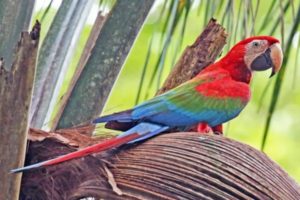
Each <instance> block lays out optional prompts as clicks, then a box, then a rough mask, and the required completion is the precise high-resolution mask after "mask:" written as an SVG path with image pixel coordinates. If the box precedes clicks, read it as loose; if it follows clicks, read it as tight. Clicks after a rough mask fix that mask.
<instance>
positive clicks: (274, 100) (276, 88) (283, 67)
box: [261, 5, 300, 150]
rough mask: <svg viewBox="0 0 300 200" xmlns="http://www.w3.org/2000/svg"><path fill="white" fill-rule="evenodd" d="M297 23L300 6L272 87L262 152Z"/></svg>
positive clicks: (298, 21)
mask: <svg viewBox="0 0 300 200" xmlns="http://www.w3.org/2000/svg"><path fill="white" fill-rule="evenodd" d="M299 23H300V5H299V7H298V12H297V16H296V19H295V21H294V23H293V27H292V30H291V32H290V34H289V37H288V40H287V43H286V45H285V48H284V50H285V53H284V59H283V63H282V68H281V70H280V72H279V73H278V76H277V78H276V81H275V85H274V89H273V94H272V99H271V103H270V106H269V111H268V116H267V121H266V124H265V129H264V132H263V138H262V143H261V150H264V148H265V145H266V141H267V136H268V133H269V129H270V124H271V120H272V118H273V114H274V111H275V107H276V105H277V102H278V98H279V94H280V90H281V86H282V83H283V79H284V75H285V72H286V66H287V62H288V58H289V55H290V51H291V48H292V41H293V39H294V37H295V34H296V32H297V29H298V26H299Z"/></svg>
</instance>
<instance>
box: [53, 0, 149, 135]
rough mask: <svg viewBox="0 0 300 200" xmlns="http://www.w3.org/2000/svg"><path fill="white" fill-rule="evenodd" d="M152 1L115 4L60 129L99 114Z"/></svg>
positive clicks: (63, 117) (60, 123)
mask: <svg viewBox="0 0 300 200" xmlns="http://www.w3.org/2000/svg"><path fill="white" fill-rule="evenodd" d="M153 2H154V0H122V1H117V2H116V4H115V6H114V8H113V9H112V11H111V13H110V16H109V17H108V19H107V20H106V22H105V24H104V25H103V28H102V30H101V33H100V36H99V37H98V38H97V41H96V44H95V47H94V48H93V50H92V53H91V56H90V57H89V59H88V61H87V63H86V66H85V67H84V69H83V71H82V73H81V74H80V77H79V79H78V81H77V82H76V84H75V87H74V89H73V91H72V93H71V95H70V98H69V99H68V102H67V105H66V107H65V109H64V111H63V113H62V116H61V119H60V121H59V123H58V126H57V128H58V129H61V128H66V127H71V126H74V125H77V124H79V123H83V122H86V121H90V120H91V119H93V118H95V117H97V116H99V115H100V113H101V112H102V108H103V106H104V104H105V102H106V100H107V98H108V95H109V93H110V91H111V88H112V86H113V84H114V82H115V80H116V78H117V75H118V74H119V71H120V69H121V67H122V65H123V63H124V61H125V58H126V57H127V55H128V53H129V50H130V49H131V46H132V44H133V42H134V40H135V38H136V36H137V34H138V32H139V31H140V28H141V26H142V24H143V23H144V21H145V18H146V17H147V15H148V13H149V11H150V8H151V7H152V4H153ZM124 11H126V12H124Z"/></svg>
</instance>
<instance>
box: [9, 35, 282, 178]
mask: <svg viewBox="0 0 300 200" xmlns="http://www.w3.org/2000/svg"><path fill="white" fill-rule="evenodd" d="M282 59H283V55H282V50H281V47H280V44H279V40H278V39H276V38H274V37H271V36H255V37H250V38H247V39H245V40H242V41H240V42H239V43H237V44H236V45H235V46H234V47H233V48H232V49H231V50H230V51H229V52H228V53H227V54H226V55H225V56H224V57H223V58H222V59H220V60H219V61H217V62H215V63H213V64H211V65H209V66H208V67H206V68H205V69H204V70H202V71H201V72H200V73H199V74H198V75H197V76H196V77H195V78H193V79H191V80H189V81H187V82H185V83H183V84H181V85H179V86H178V87H176V88H174V89H172V90H169V91H168V92H166V93H164V94H161V95H159V96H156V97H154V98H152V99H150V100H147V101H145V102H144V103H141V104H139V105H137V106H135V107H133V108H132V109H129V110H125V111H122V112H118V113H114V114H111V115H107V116H103V117H99V118H97V119H95V120H94V121H93V123H105V122H111V121H117V122H122V123H123V122H125V123H127V122H135V123H136V125H135V126H134V127H132V128H130V129H129V130H127V131H125V132H123V133H121V134H120V135H119V136H117V137H115V138H112V139H108V140H106V141H104V142H102V143H99V144H95V145H92V146H90V147H87V148H84V149H82V150H78V151H75V152H72V153H69V154H67V155H63V156H60V157H57V158H54V159H51V160H47V161H43V162H39V163H37V164H33V165H30V166H26V167H22V168H18V169H13V170H11V172H13V173H16V172H22V171H25V170H29V169H33V168H39V167H43V166H49V165H54V164H57V163H61V162H64V161H67V160H70V159H74V158H79V157H83V156H85V155H88V154H92V153H97V152H101V151H105V150H108V149H111V148H115V147H119V146H121V145H123V144H131V143H135V142H138V141H142V140H145V139H147V138H150V137H153V136H155V135H158V134H160V133H163V132H165V131H167V130H169V129H174V128H177V129H179V130H180V129H181V130H184V129H185V128H186V127H190V126H194V125H196V124H199V123H200V124H201V125H200V127H199V129H201V127H202V128H205V129H206V128H207V126H206V125H208V126H209V127H211V128H212V130H213V131H216V132H220V133H222V123H225V122H227V121H229V120H231V119H233V118H235V117H236V116H238V115H239V113H240V112H241V111H242V110H243V109H244V107H245V106H246V105H247V103H248V102H249V100H250V87H249V83H250V81H251V77H252V72H253V71H263V70H267V69H272V73H271V76H273V75H274V74H275V73H276V72H278V71H279V69H280V68H281V64H282ZM271 76H270V77H271Z"/></svg>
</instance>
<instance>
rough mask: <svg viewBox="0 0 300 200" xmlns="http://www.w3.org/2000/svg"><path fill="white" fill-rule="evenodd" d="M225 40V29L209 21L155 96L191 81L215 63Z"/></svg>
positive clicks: (213, 21)
mask: <svg viewBox="0 0 300 200" xmlns="http://www.w3.org/2000/svg"><path fill="white" fill-rule="evenodd" d="M226 38H227V34H226V33H225V29H224V28H223V27H222V26H221V25H220V24H218V23H217V21H216V20H215V19H211V20H210V21H209V23H208V24H207V26H206V27H205V30H204V31H203V32H202V33H201V35H200V36H199V37H198V38H197V39H196V41H195V42H194V44H192V45H191V46H188V47H187V48H186V49H185V50H184V52H183V54H182V56H181V57H180V59H179V60H178V62H177V63H176V65H175V66H174V68H173V70H172V72H171V73H170V74H169V76H168V78H167V79H166V81H165V83H164V85H163V86H162V88H161V89H160V90H159V91H158V92H157V94H162V93H164V92H166V91H167V90H170V89H172V88H174V87H176V86H178V85H180V84H182V83H184V82H186V81H188V80H190V79H192V78H193V77H195V76H196V75H197V74H198V73H199V72H200V71H201V70H202V69H204V68H205V67H207V66H208V65H210V64H212V63H213V62H215V60H216V59H217V57H218V56H219V55H220V53H221V50H222V49H223V47H224V45H225V44H226Z"/></svg>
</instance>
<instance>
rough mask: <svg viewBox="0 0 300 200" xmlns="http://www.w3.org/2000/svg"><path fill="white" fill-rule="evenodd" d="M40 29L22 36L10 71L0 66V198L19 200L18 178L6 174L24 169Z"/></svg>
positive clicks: (37, 28)
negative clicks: (16, 169)
mask: <svg viewBox="0 0 300 200" xmlns="http://www.w3.org/2000/svg"><path fill="white" fill-rule="evenodd" d="M39 31H40V25H39V23H37V24H36V25H35V27H34V29H33V31H32V32H31V33H30V34H29V33H28V32H23V33H22V35H21V39H20V41H19V43H18V45H17V49H16V52H15V56H14V62H13V65H12V67H10V69H11V71H6V70H5V69H4V68H3V60H2V61H1V66H0V138H1V140H0V152H1V157H0V166H1V167H0V174H1V181H0V182H1V184H0V194H1V195H0V196H1V199H18V194H19V188H20V182H21V175H20V174H17V175H12V174H9V170H10V169H12V168H16V167H19V166H23V163H24V159H25V148H26V140H27V132H28V109H29V107H30V101H31V95H32V86H33V79H34V72H35V63H36V57H37V50H38V42H39Z"/></svg>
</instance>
